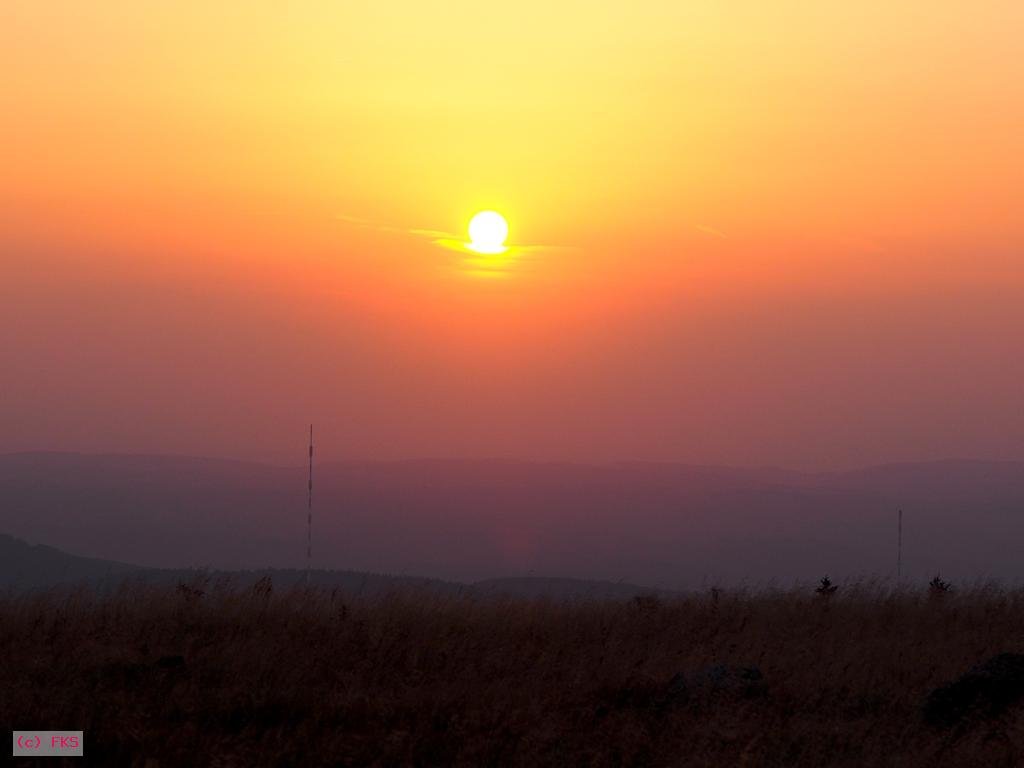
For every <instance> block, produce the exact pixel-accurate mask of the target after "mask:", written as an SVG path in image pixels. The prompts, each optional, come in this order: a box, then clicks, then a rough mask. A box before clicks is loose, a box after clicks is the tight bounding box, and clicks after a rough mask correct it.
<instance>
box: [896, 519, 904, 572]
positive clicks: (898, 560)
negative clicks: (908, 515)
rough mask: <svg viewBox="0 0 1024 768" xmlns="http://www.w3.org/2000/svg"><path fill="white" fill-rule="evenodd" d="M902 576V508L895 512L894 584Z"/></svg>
mask: <svg viewBox="0 0 1024 768" xmlns="http://www.w3.org/2000/svg"><path fill="white" fill-rule="evenodd" d="M902 577H903V510H902V509H901V510H899V512H897V513H896V584H897V585H898V584H899V583H900V579H901V578H902Z"/></svg>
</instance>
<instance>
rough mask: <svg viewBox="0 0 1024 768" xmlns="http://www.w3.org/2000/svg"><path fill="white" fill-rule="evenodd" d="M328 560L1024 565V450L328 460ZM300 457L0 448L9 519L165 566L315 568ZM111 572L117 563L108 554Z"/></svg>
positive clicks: (579, 570)
mask: <svg viewBox="0 0 1024 768" xmlns="http://www.w3.org/2000/svg"><path fill="white" fill-rule="evenodd" d="M315 485H316V491H315V494H314V511H313V520H314V522H313V538H314V547H313V551H314V566H319V567H321V568H344V569H348V570H350V571H352V572H359V573H393V574H415V575H416V576H418V577H424V578H432V579H436V580H440V581H448V582H462V583H473V582H479V581H483V580H487V579H493V578H505V577H508V576H509V575H523V574H529V573H535V574H560V575H565V576H571V577H575V578H579V579H584V580H591V581H601V582H605V583H612V584H615V583H620V582H621V583H627V584H640V585H645V586H647V587H648V588H661V589H689V588H695V587H700V586H701V585H707V584H721V585H729V584H739V583H748V584H749V583H756V584H763V583H776V584H781V585H785V584H787V583H792V581H794V580H803V581H806V580H814V579H817V578H819V577H820V576H821V575H823V574H826V573H827V574H829V575H830V576H832V577H833V578H852V577H865V576H867V577H872V576H874V577H878V578H883V579H885V578H892V576H894V573H895V564H896V551H895V548H896V523H895V521H896V512H897V510H898V509H902V510H903V511H904V551H903V567H904V575H905V576H907V577H908V578H915V579H920V578H926V577H927V578H931V577H932V576H934V575H935V574H936V573H941V574H942V575H943V576H944V577H946V578H952V579H955V580H964V579H979V578H988V577H991V578H996V579H1001V580H1004V581H1014V580H1020V579H1022V578H1024V557H1021V549H1020V546H1019V545H1018V542H1020V541H1024V463H1021V462H1007V461H978V460H948V461H929V462H919V463H912V462H904V463H899V464H889V465H882V466H877V467H869V468H865V469H861V470H855V471H849V472H824V473H813V472H794V471H789V470H785V469H777V468H742V467H720V466H694V465H679V464H670V463H653V462H616V463H609V464H600V465H598V464H581V463H559V462H531V461H517V460H505V459H481V460H458V459H455V460H446V459H428V460H408V461H346V462H324V463H320V464H318V465H317V468H316V476H315ZM305 491H306V478H305V468H304V467H301V466H294V467H280V466H273V465H267V464H259V463H254V462H246V461H233V460H225V459H204V458H196V457H188V456H124V455H109V454H108V455H88V454H69V453H17V454H6V455H0V530H4V531H7V532H9V533H10V534H12V535H14V536H17V537H20V538H22V539H27V540H31V541H42V542H46V543H47V544H48V545H51V546H54V547H58V548H60V549H62V550H65V551H70V552H78V553H81V555H83V556H88V557H92V558H99V559H102V560H106V561H115V562H119V563H123V562H126V561H128V562H135V563H138V564H140V565H145V566H147V567H153V568H165V569H166V568H171V569H174V568H196V567H210V568H216V569H221V570H235V571H237V570H242V569H254V568H267V567H270V568H276V569H284V570H287V569H295V568H299V569H301V568H302V566H303V565H304V560H305V502H306V499H305ZM103 567H107V566H103Z"/></svg>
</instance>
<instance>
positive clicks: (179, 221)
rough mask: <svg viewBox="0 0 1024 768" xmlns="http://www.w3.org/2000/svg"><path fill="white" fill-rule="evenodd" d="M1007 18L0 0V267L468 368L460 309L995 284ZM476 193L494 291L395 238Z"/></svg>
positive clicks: (448, 221)
mask: <svg viewBox="0 0 1024 768" xmlns="http://www.w3.org/2000/svg"><path fill="white" fill-rule="evenodd" d="M1022 29H1024V4H1021V3H1020V2H1015V1H1011V0H1006V1H1005V2H948V1H943V0H939V1H938V2H936V1H935V0H929V2H924V1H923V0H908V1H907V2H897V3H893V2H876V1H874V0H870V1H868V2H859V3H849V2H843V3H840V2H816V3H809V2H796V1H795V0H780V1H779V2H771V3H767V2H761V1H760V0H735V1H732V2H730V1H728V0H725V1H720V2H680V1H679V0H672V1H671V2H668V1H666V2H653V1H648V2H628V3H626V2H621V3H619V2H593V1H592V0H591V1H589V2H582V1H580V2H576V1H573V2H558V1H556V0H518V1H517V2H515V3H493V2H469V1H467V0H447V1H446V2H443V3H427V2H411V1H409V2H382V1H381V0H372V1H366V2H354V1H346V2H295V3H280V2H274V3H270V2H240V1H228V0H225V1H224V2H206V1H203V2H198V1H196V2H193V1H190V0H175V1H174V2H112V1H110V0H93V1H92V2H88V3H85V2H77V1H68V2H45V3H43V2H38V1H37V0H7V1H6V2H4V3H3V6H2V9H0V71H2V72H3V79H2V81H0V115H2V119H0V169H2V170H0V236H2V238H3V241H2V242H3V244H4V252H3V253H2V254H0V257H3V258H6V260H7V261H8V265H7V267H8V271H9V272H8V273H9V274H11V275H14V274H20V273H24V274H26V275H27V274H28V273H29V272H31V271H32V270H33V269H34V268H35V267H33V266H32V264H33V263H34V264H36V265H38V264H39V263H41V262H40V261H39V259H42V258H43V257H41V256H38V255H37V256H34V257H33V259H35V261H34V262H32V263H30V261H31V260H30V259H28V257H25V256H24V253H27V252H29V251H30V250H32V249H33V248H34V249H35V250H34V251H32V252H34V253H37V254H38V253H41V252H44V251H45V253H47V254H48V256H47V257H46V258H47V259H49V261H48V262H47V263H48V265H49V266H48V267H47V270H48V272H47V274H49V275H51V278H52V279H53V280H59V276H60V275H75V274H80V275H86V276H88V277H89V279H99V278H97V276H98V275H103V276H106V277H108V278H110V279H122V280H127V281H129V282H130V281H131V280H133V279H136V278H138V279H139V280H153V281H155V282H156V283H157V284H161V283H162V284H168V285H183V286H187V285H196V284H202V285H204V286H206V288H207V289H209V290H224V291H231V290H239V286H243V287H244V289H245V290H248V289H250V288H251V289H252V290H255V291H261V292H262V294H261V295H269V294H271V293H274V292H275V291H276V292H277V293H278V294H286V295H287V296H289V297H291V298H289V299H288V300H287V301H285V300H284V299H282V302H284V303H282V304H281V305H280V306H279V310H280V312H281V313H287V312H288V311H289V310H288V309H287V307H290V306H292V305H291V304H290V303H288V302H291V301H293V300H295V301H298V299H296V298H295V297H298V296H304V297H306V298H307V299H308V302H307V303H308V304H309V305H310V306H311V307H312V308H311V309H310V310H309V311H310V312H313V313H319V314H318V317H321V318H326V319H330V318H332V317H335V316H336V315H338V313H341V312H342V311H346V312H347V311H349V310H352V311H354V312H356V314H357V315H358V314H359V313H364V314H365V316H367V317H369V316H372V317H375V318H378V319H380V318H384V319H383V320H382V321H381V322H384V323H385V324H390V327H392V328H397V329H398V330H397V331H396V332H397V333H406V334H411V333H414V331H413V330H410V329H416V330H415V333H419V332H420V331H421V330H422V326H421V325H420V323H421V322H422V321H424V320H426V321H427V324H428V325H430V324H433V326H434V327H435V328H436V329H440V330H438V333H440V334H441V337H443V338H445V339H448V342H450V343H451V344H453V345H455V346H453V347H450V348H448V349H447V350H446V348H445V347H444V344H445V343H446V342H443V341H442V342H438V340H437V339H434V340H433V341H432V343H435V342H436V344H435V348H438V349H440V350H441V351H439V352H438V354H442V355H443V354H447V353H450V352H451V350H452V349H461V350H462V351H463V352H464V353H465V354H466V355H467V357H473V354H472V353H471V352H466V346H465V345H466V344H469V345H470V346H469V348H470V349H472V348H473V347H472V344H473V343H474V342H472V341H467V340H466V339H462V341H461V342H458V340H456V341H452V339H453V338H455V337H458V336H459V334H462V335H464V336H466V337H467V338H468V337H471V336H473V334H474V333H477V331H478V330H479V328H480V327H481V323H483V325H484V327H492V328H502V329H504V331H505V332H507V333H509V334H512V335H513V336H514V335H515V334H516V333H518V334H520V336H522V334H526V336H525V337H523V338H526V337H529V338H530V339H536V338H537V334H540V333H543V332H547V333H550V332H552V330H553V329H555V330H559V329H560V330H565V329H567V328H575V329H577V331H578V332H579V333H580V334H582V335H581V336H579V337H578V340H579V344H580V348H588V346H587V345H592V344H594V343H596V342H595V341H594V339H596V338H597V337H598V335H599V334H603V333H606V332H608V329H609V328H614V327H615V325H616V323H618V322H619V320H618V318H622V317H633V316H634V315H635V314H636V313H638V312H641V313H642V312H643V311H648V310H649V311H650V312H662V311H666V312H668V311H678V308H679V307H681V306H687V307H715V308H721V307H725V306H733V305H735V306H747V305H749V303H750V302H755V303H757V302H760V303H761V305H763V306H767V305H768V303H771V302H776V301H783V302H785V301H787V300H789V299H792V298H793V297H797V296H804V297H807V296H812V297H814V296H817V297H822V296H833V295H835V296H840V297H842V296H845V297H847V298H848V297H849V296H851V295H862V296H871V297H878V296H898V295H907V294H916V293H919V292H921V291H924V290H933V291H939V290H943V286H960V287H963V286H965V285H967V286H976V287H977V286H980V287H979V288H978V289H979V290H981V289H982V288H983V287H988V288H992V287H998V286H1003V287H1005V286H1007V285H1015V286H1020V285H1021V283H1022V278H1024V269H1022V267H1021V263H1020V258H1019V256H1020V254H1021V251H1022V248H1024V205H1022V202H1021V200H1022V196H1021V193H1020V186H1021V184H1020V181H1021V179H1024V140H1022V138H1021V137H1022V136H1024V66H1022V64H1021V57H1020V33H1021V30H1022ZM482 208H493V209H496V210H499V211H501V212H502V213H503V214H505V216H506V217H507V218H508V220H509V222H510V225H511V236H510V240H511V241H512V243H513V244H514V245H520V246H529V248H528V249H527V250H526V251H522V252H521V253H522V254H523V258H521V259H520V260H519V261H517V262H516V264H515V267H514V269H512V270H511V274H510V276H508V278H507V279H504V280H502V281H491V283H490V284H489V286H484V285H483V283H484V282H485V281H474V280H473V279H472V275H471V273H470V271H468V270H466V269H465V268H464V267H465V265H464V264H462V263H461V262H460V258H461V257H460V255H459V254H458V253H456V252H454V251H452V250H451V249H446V248H442V247H439V246H437V245H436V244H435V243H434V242H432V237H430V236H427V235H424V234H423V233H418V232H415V231H414V230H430V231H437V232H445V233H454V234H461V233H462V232H464V229H465V226H466V224H467V223H468V221H469V218H470V216H471V215H472V214H473V213H474V212H475V211H477V210H480V209H482ZM19 270H20V271H21V272H20V273H19ZM25 279H26V280H27V279H28V278H25ZM33 279H36V278H33ZM38 279H40V280H44V278H38ZM496 282H500V283H501V285H496V284H495V283H496ZM9 285H13V283H9ZM11 290H13V288H12V289H11ZM265 301H267V302H272V301H273V299H265ZM977 301H979V302H981V301H982V299H981V298H978V299H977ZM657 308H661V309H657ZM666 308H667V309H666ZM58 311H59V309H58ZM266 311H268V312H269V311H271V310H269V309H267V310H266ZM695 311H696V310H695ZM652 317H653V315H652ZM488 318H489V320H488ZM488 322H490V323H493V324H494V325H493V326H488V325H487V323H488ZM651 322H654V321H653V320H651ZM680 322H681V323H683V324H684V325H686V324H687V323H694V322H696V320H695V318H694V317H692V316H690V317H684V318H682V319H681V320H680ZM531 328H532V331H531V330H530V329H531ZM474 329H476V330H474ZM581 329H582V330H581ZM588 329H589V331H588ZM573 332H574V333H575V332H576V331H573ZM588 333H589V336H588V335H587V334H588ZM531 334H532V335H531ZM481 335H482V334H481ZM417 338H419V337H417ZM420 340H421V341H422V339H421V338H420ZM480 343H483V342H480ZM524 343H526V342H524ZM459 344H462V346H461V347H460V346H459Z"/></svg>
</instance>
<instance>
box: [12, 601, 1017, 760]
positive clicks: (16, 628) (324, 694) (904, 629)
mask: <svg viewBox="0 0 1024 768" xmlns="http://www.w3.org/2000/svg"><path fill="white" fill-rule="evenodd" d="M1022 652H1024V592H1020V591H1002V590H999V589H996V588H983V587H978V588H972V589H967V588H962V589H958V590H953V591H946V592H940V591H936V590H930V591H929V590H927V589H923V590H921V591H917V592H909V591H908V592H903V593H898V594H893V593H891V592H888V591H885V590H882V589H876V588H873V587H863V588H852V587H850V586H848V585H844V586H841V587H840V589H839V590H838V592H836V593H834V594H829V595H827V596H825V595H822V594H819V593H816V592H815V591H814V589H813V588H808V589H807V590H803V591H794V592H761V593H750V594H747V593H735V592H719V591H711V592H709V593H707V594H703V595H699V596H694V597H691V598H682V599H678V600H672V601H662V600H659V599H657V598H637V599H634V600H628V601H614V602H577V603H569V602H545V601H526V600H521V601H513V600H506V599H482V598H458V597H444V596H438V595H436V594H427V593H424V594H418V593H414V592H407V593H403V594H395V595H391V596H384V597H375V598H362V599H352V598H350V597H348V596H346V595H345V594H344V593H341V592H339V591H330V590H321V591H314V592H310V593H306V592H303V591H289V592H282V591H280V590H275V589H274V588H273V585H271V584H269V583H267V582H265V581H264V582H261V583H259V584H257V585H256V586H255V587H251V588H248V589H245V590H239V589H234V588H232V587H230V586H229V585H220V586H218V585H214V584H210V583H203V582H196V583H193V584H190V585H187V586H186V585H182V586H179V587H177V588H173V587H172V588H160V587H154V586H146V585H134V586H126V587H125V588H123V589H122V590H121V591H120V592H119V593H117V594H116V595H113V596H110V595H108V596H103V597H100V596H94V595H92V594H90V593H88V592H84V591H81V592H69V591H53V592H49V593H45V594H24V595H13V594H8V595H7V596H4V597H0V660H2V662H0V722H2V723H11V727H13V728H16V729H30V728H37V729H76V730H77V729H81V730H84V732H85V739H84V743H85V754H86V757H85V764H89V765H131V766H146V767H148V768H156V767H157V766H206V765H210V766H261V765H266V766H348V765H351V766H362V765H381V766H387V765H423V766H446V765H460V766H491V765H494V766H503V765H514V766H547V765H551V766H576V765H593V766H614V765H630V766H691V765H692V766H738V765H747V766H757V765H784V766H875V765H878V766H888V765H899V766H972V765H978V766H1012V765H1022V764H1024V669H1022V668H1021V664H1020V660H1021V657H1020V656H1016V655H1013V654H1019V653H1022ZM1000 654H1004V655H1000ZM57 762H58V761H57V760H53V761H51V762H48V764H50V765H53V764H55V763H57ZM68 762H69V764H70V763H71V761H70V759H69V760H68ZM23 764H24V765H34V764H35V762H34V761H33V760H32V759H25V760H24V761H23Z"/></svg>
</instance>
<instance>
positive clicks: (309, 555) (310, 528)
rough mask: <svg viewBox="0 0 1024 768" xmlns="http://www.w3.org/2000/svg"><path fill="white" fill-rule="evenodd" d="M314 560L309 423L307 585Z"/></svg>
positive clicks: (310, 428) (310, 429)
mask: <svg viewBox="0 0 1024 768" xmlns="http://www.w3.org/2000/svg"><path fill="white" fill-rule="evenodd" d="M312 560H313V425H312V424H310V425H309V497H308V499H307V500H306V586H307V587H308V586H309V568H310V563H311V562H312Z"/></svg>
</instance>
